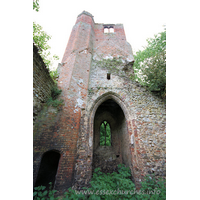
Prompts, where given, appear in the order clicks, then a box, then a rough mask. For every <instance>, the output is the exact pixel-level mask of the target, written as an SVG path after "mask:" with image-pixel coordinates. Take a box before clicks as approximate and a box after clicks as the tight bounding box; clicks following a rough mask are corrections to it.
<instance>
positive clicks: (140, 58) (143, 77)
mask: <svg viewBox="0 0 200 200" xmlns="http://www.w3.org/2000/svg"><path fill="white" fill-rule="evenodd" d="M147 43H148V44H147V46H146V48H145V49H144V50H143V51H138V52H136V55H134V59H135V63H134V65H133V68H134V73H135V78H136V80H137V81H138V82H139V83H140V84H141V85H143V86H146V87H147V89H148V90H150V91H151V92H153V93H157V94H158V95H159V96H161V97H162V98H165V96H166V30H165V31H164V32H161V33H159V34H158V35H155V37H154V38H150V39H147Z"/></svg>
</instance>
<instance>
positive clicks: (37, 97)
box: [33, 44, 54, 121]
mask: <svg viewBox="0 0 200 200" xmlns="http://www.w3.org/2000/svg"><path fill="white" fill-rule="evenodd" d="M53 86H54V82H53V80H52V79H51V77H50V75H49V70H48V69H47V67H46V66H45V64H44V62H43V60H42V58H41V56H40V54H39V53H38V49H37V47H36V46H35V45H34V44H33V120H34V121H35V119H36V116H37V115H38V112H39V111H40V110H41V108H42V103H44V102H46V100H47V99H48V98H49V97H50V96H51V88H52V87H53Z"/></svg>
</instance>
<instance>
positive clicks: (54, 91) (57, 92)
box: [47, 86, 63, 107]
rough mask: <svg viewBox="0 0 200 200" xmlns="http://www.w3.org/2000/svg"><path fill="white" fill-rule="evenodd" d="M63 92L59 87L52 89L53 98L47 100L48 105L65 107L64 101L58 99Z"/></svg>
mask: <svg viewBox="0 0 200 200" xmlns="http://www.w3.org/2000/svg"><path fill="white" fill-rule="evenodd" d="M61 92H62V90H59V89H58V87H57V86H54V87H53V88H52V89H51V97H50V98H49V99H48V100H47V105H48V106H50V105H52V106H53V107H59V106H61V105H63V99H60V100H58V99H57V98H58V96H59V95H60V94H61Z"/></svg>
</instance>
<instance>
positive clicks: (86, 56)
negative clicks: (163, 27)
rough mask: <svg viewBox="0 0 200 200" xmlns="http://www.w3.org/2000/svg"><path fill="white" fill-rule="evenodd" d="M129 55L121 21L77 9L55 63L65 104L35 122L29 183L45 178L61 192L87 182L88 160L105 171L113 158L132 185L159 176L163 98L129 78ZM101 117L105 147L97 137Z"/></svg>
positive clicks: (162, 151)
mask: <svg viewBox="0 0 200 200" xmlns="http://www.w3.org/2000/svg"><path fill="white" fill-rule="evenodd" d="M133 62H134V58H133V54H132V50H131V46H130V44H129V43H128V42H127V41H126V36H125V32H124V28H123V25H122V24H98V23H95V22H94V19H93V16H92V15H91V14H90V13H88V12H86V11H83V12H82V13H81V14H80V15H78V17H77V21H76V24H75V25H74V27H73V29H72V32H71V35H70V38H69V41H68V45H67V48H66V50H65V53H64V56H63V59H62V63H61V64H60V65H59V79H58V87H59V88H60V89H62V94H61V95H60V98H62V99H63V100H64V105H63V107H62V109H61V110H58V109H56V108H53V107H51V108H48V109H46V110H45V111H44V112H43V115H42V118H41V117H38V119H37V120H36V122H35V125H34V142H33V145H34V177H33V181H34V183H33V184H34V186H35V185H38V184H42V183H43V184H45V183H44V182H43V181H44V179H47V180H46V182H48V181H49V180H51V181H52V182H53V185H54V189H56V190H58V191H59V192H60V194H62V193H63V192H64V191H65V190H66V189H67V188H69V187H71V186H74V187H75V188H82V187H83V186H88V184H89V181H90V179H91V176H92V171H93V169H94V167H96V166H100V167H101V169H102V170H108V171H109V170H111V171H112V170H115V169H114V168H115V167H116V165H117V164H119V163H124V164H125V165H126V166H127V167H130V169H131V173H132V177H133V181H134V182H135V184H136V186H137V187H139V186H140V182H141V180H143V177H144V176H145V175H146V174H152V173H154V174H155V175H156V176H157V177H165V166H166V164H165V162H166V150H165V143H166V129H165V126H166V120H165V113H166V110H165V104H164V103H163V102H162V100H160V99H159V98H157V97H155V96H153V95H152V94H151V93H150V92H148V91H147V90H146V89H145V88H143V87H141V86H140V85H139V84H137V83H136V82H135V81H133V80H132V78H133V73H134V72H133ZM104 120H105V121H107V122H108V123H109V125H110V128H111V134H112V146H110V147H103V146H100V145H99V130H100V125H101V123H102V122H103V121H104ZM105 152H107V154H106V153H105ZM48 166H51V167H52V170H51V167H49V168H48ZM109 166H111V168H109ZM112 168H113V169H112ZM44 171H46V172H47V171H48V177H49V176H52V179H51V178H49V179H48V178H47V175H45V174H44V173H45V172H44Z"/></svg>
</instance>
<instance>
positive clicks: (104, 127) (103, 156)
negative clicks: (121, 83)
mask: <svg viewBox="0 0 200 200" xmlns="http://www.w3.org/2000/svg"><path fill="white" fill-rule="evenodd" d="M93 133H94V136H93V163H92V170H93V171H94V169H95V168H97V167H100V168H101V171H102V172H105V173H112V172H113V171H117V165H118V164H120V163H123V164H125V165H126V166H127V167H130V164H131V159H130V157H129V155H130V153H129V151H130V150H129V145H128V141H129V137H128V130H127V122H126V117H125V115H124V112H123V110H122V108H121V106H120V105H119V104H118V103H116V101H115V100H113V99H107V100H105V101H104V102H103V103H101V105H99V107H98V108H97V110H96V113H95V116H94V130H93Z"/></svg>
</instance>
